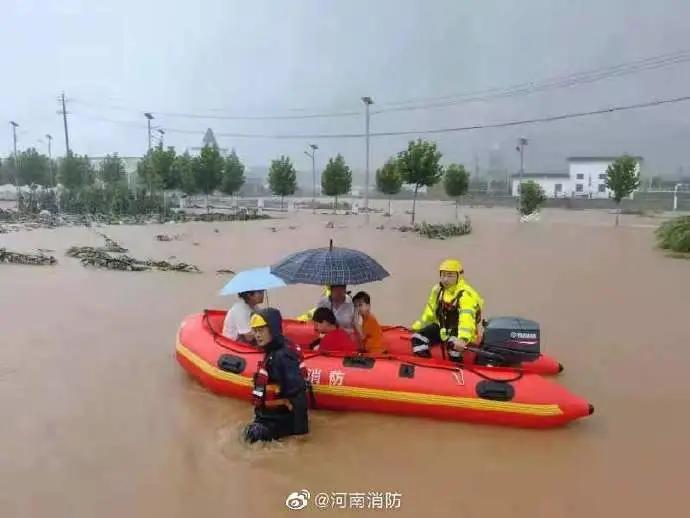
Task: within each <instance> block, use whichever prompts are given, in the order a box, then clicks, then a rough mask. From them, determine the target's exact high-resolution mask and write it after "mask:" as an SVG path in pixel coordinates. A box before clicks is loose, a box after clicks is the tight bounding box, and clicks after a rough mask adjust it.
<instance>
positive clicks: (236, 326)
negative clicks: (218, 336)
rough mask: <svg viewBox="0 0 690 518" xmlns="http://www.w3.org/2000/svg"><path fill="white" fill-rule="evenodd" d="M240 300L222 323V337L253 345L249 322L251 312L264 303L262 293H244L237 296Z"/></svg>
mask: <svg viewBox="0 0 690 518" xmlns="http://www.w3.org/2000/svg"><path fill="white" fill-rule="evenodd" d="M237 296H238V297H239V299H240V300H238V301H237V302H235V303H234V304H233V305H232V307H231V308H230V310H229V311H228V313H227V315H225V321H224V322H223V335H224V336H226V337H227V338H230V339H231V340H237V341H240V342H246V343H250V344H253V343H255V342H254V334H253V333H252V329H251V326H250V325H249V320H250V318H251V316H252V312H253V311H255V310H256V309H257V308H258V306H259V304H261V303H263V301H264V292H263V291H245V292H242V293H239V294H238V295H237Z"/></svg>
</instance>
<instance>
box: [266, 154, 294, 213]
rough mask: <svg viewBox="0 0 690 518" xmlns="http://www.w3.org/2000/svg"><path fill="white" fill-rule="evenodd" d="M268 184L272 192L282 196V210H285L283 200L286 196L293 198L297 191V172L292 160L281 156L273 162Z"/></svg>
mask: <svg viewBox="0 0 690 518" xmlns="http://www.w3.org/2000/svg"><path fill="white" fill-rule="evenodd" d="M268 184H269V185H270V187H271V192H272V193H273V194H274V195H276V196H280V209H281V210H282V209H283V199H284V198H285V196H292V195H293V194H295V191H296V190H297V171H295V167H294V166H293V165H292V162H290V158H288V157H286V156H281V157H280V158H278V159H277V160H273V161H272V162H271V168H270V169H269V171H268Z"/></svg>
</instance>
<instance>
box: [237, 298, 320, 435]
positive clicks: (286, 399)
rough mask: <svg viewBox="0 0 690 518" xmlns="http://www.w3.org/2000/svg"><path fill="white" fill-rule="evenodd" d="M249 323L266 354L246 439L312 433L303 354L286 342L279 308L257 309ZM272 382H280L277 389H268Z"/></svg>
mask: <svg viewBox="0 0 690 518" xmlns="http://www.w3.org/2000/svg"><path fill="white" fill-rule="evenodd" d="M250 326H251V328H252V331H253V332H254V336H255V338H256V342H257V345H258V346H259V347H260V348H262V349H263V350H264V351H265V356H264V358H263V360H262V361H261V362H259V367H258V369H257V372H256V375H255V376H254V390H253V392H252V395H253V397H254V407H255V409H254V422H253V423H251V424H249V425H248V426H247V427H246V428H245V431H244V434H245V439H246V440H247V441H248V442H250V443H253V442H256V441H272V440H275V439H280V438H281V437H285V436H288V435H303V434H306V433H309V416H308V410H307V408H308V403H307V393H306V390H307V385H306V382H305V380H304V376H303V374H302V372H301V370H300V362H301V358H300V355H299V352H298V351H296V350H295V349H294V348H292V347H289V346H288V344H287V343H286V340H285V337H284V336H283V318H282V316H281V315H280V311H278V310H277V309H274V308H266V309H262V310H260V311H257V312H255V313H254V314H253V315H252V317H251V320H250ZM269 384H270V385H277V392H276V393H273V392H272V391H271V392H270V393H269Z"/></svg>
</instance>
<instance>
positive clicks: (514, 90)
mask: <svg viewBox="0 0 690 518" xmlns="http://www.w3.org/2000/svg"><path fill="white" fill-rule="evenodd" d="M689 61H690V49H684V50H679V51H676V52H672V53H667V54H661V55H657V56H652V57H648V58H643V59H638V60H635V61H629V62H625V63H620V64H618V65H611V66H606V67H600V68H595V69H591V70H586V71H581V72H574V73H571V74H566V75H562V76H554V77H551V78H548V79H543V80H538V81H530V82H526V83H518V84H514V85H511V86H507V87H494V88H489V89H485V90H478V91H474V92H466V93H460V94H455V95H449V96H443V97H429V98H420V99H408V100H403V101H397V102H389V103H381V104H379V106H382V108H380V109H378V110H373V111H372V112H371V114H372V115H378V114H382V113H391V112H401V111H414V110H426V109H432V108H443V107H449V106H455V105H459V104H465V103H471V102H481V101H490V100H494V99H501V98H510V97H521V96H525V95H531V94H533V93H539V92H544V91H549V90H557V89H561V88H569V87H572V86H576V85H580V84H588V83H594V82H597V81H602V80H605V79H611V78H616V77H623V76H626V75H631V74H636V73H639V72H645V71H649V70H655V69H658V68H664V67H668V66H672V65H677V64H682V63H687V62H689ZM72 102H73V103H78V104H81V105H83V106H88V107H92V108H98V109H108V110H116V111H124V112H129V113H133V112H136V113H139V114H141V113H144V112H145V111H147V110H136V109H133V108H128V107H126V106H121V105H113V104H100V103H92V102H89V101H81V100H74V101H72ZM305 110H306V109H305V108H292V109H288V110H287V111H305ZM209 111H218V110H209ZM150 113H152V114H154V115H156V116H160V117H170V118H187V119H199V120H307V119H325V118H340V117H359V116H361V115H362V113H361V112H360V111H356V110H349V111H327V112H323V113H303V114H294V115H286V114H276V115H271V114H266V115H238V114H203V113H191V112H166V111H150Z"/></svg>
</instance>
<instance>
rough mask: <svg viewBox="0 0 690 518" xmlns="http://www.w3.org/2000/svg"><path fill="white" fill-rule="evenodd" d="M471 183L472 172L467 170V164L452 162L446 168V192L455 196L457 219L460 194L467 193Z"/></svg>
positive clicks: (444, 181)
mask: <svg viewBox="0 0 690 518" xmlns="http://www.w3.org/2000/svg"><path fill="white" fill-rule="evenodd" d="M469 185H470V173H468V172H467V170H466V169H465V166H464V165H462V164H450V165H449V166H448V167H447V168H446V174H445V176H444V178H443V188H444V189H445V190H446V194H447V195H448V196H450V197H451V198H455V219H456V220H457V219H458V205H459V203H460V196H462V195H463V194H467V189H468V188H469Z"/></svg>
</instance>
